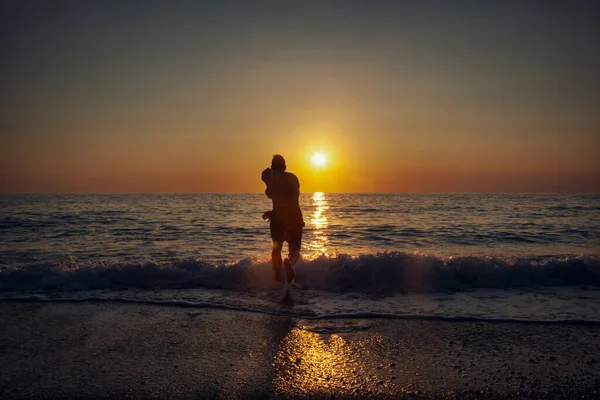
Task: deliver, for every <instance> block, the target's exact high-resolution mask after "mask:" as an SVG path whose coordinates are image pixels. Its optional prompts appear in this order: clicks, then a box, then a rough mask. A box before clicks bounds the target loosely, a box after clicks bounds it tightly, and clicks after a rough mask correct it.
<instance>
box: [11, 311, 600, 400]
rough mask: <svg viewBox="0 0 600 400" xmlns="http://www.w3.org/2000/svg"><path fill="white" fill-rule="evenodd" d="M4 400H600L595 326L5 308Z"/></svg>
mask: <svg viewBox="0 0 600 400" xmlns="http://www.w3.org/2000/svg"><path fill="white" fill-rule="evenodd" d="M0 319H1V321H2V324H1V325H0V397H2V398H48V397H63V398H74V397H80V398H118V397H120V398H123V397H129V398H199V397H206V398H231V397H237V398H265V397H266V398H289V397H311V398H313V397H321V396H322V397H328V398H329V397H331V396H334V397H335V398H346V397H348V398H353V397H393V398H398V397H400V398H486V399H489V398H519V397H523V398H575V397H579V398H581V396H584V398H598V397H600V350H599V344H600V337H599V334H600V327H599V326H564V325H543V324H512V323H482V322H458V323H457V322H440V321H404V320H377V319H374V320H332V321H303V320H295V319H290V318H283V317H273V316H268V315H261V314H254V313H244V312H232V311H222V310H211V309H189V308H188V309H186V308H177V307H162V306H148V305H136V304H118V303H114V304H113V303H78V304H70V303H20V302H9V301H7V302H0Z"/></svg>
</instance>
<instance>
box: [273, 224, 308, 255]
mask: <svg viewBox="0 0 600 400" xmlns="http://www.w3.org/2000/svg"><path fill="white" fill-rule="evenodd" d="M270 229H271V239H273V241H274V242H280V243H283V242H284V241H285V242H288V244H289V245H290V247H293V248H296V249H297V250H300V245H301V244H302V227H301V226H300V227H297V228H286V227H285V225H284V224H282V223H281V222H279V221H274V220H271V223H270Z"/></svg>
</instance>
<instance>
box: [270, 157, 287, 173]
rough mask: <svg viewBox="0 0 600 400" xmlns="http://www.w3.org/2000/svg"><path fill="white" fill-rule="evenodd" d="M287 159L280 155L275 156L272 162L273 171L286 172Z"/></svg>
mask: <svg viewBox="0 0 600 400" xmlns="http://www.w3.org/2000/svg"><path fill="white" fill-rule="evenodd" d="M285 168H286V166H285V158H283V156H281V155H279V154H275V155H274V156H273V159H272V160H271V169H272V170H273V171H285Z"/></svg>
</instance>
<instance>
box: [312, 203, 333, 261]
mask: <svg viewBox="0 0 600 400" xmlns="http://www.w3.org/2000/svg"><path fill="white" fill-rule="evenodd" d="M312 205H313V207H314V212H313V214H312V215H311V218H310V225H311V226H310V227H311V228H312V237H311V240H309V242H308V244H307V247H308V254H309V256H310V257H311V258H313V257H318V256H321V255H325V256H327V255H328V252H327V235H326V230H327V226H328V222H327V217H326V215H325V212H326V211H327V210H328V209H329V206H328V205H327V199H326V198H325V193H323V192H315V193H314V194H313V196H312Z"/></svg>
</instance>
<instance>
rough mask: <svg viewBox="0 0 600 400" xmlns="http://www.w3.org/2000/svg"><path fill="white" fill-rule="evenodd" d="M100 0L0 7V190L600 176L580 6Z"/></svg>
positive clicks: (569, 184) (593, 55)
mask: <svg viewBox="0 0 600 400" xmlns="http://www.w3.org/2000/svg"><path fill="white" fill-rule="evenodd" d="M119 4H120V3H118V2H111V1H107V2H104V3H102V2H98V3H94V2H90V3H89V4H78V5H75V4H74V5H72V6H70V8H69V7H67V8H64V7H63V8H58V7H56V8H52V6H48V7H42V6H40V7H36V6H28V7H25V6H22V7H21V6H19V4H18V3H15V4H14V5H5V6H3V7H5V8H6V9H5V10H4V11H5V12H4V13H2V15H3V17H2V18H4V19H3V20H0V23H3V25H2V26H5V31H4V32H5V33H4V34H3V36H2V41H1V42H0V44H1V45H2V47H1V49H2V51H3V54H4V55H5V56H6V57H4V59H6V60H9V61H8V62H7V63H5V65H2V66H1V67H0V68H2V69H1V70H0V72H1V73H2V74H1V75H2V78H1V79H2V80H3V81H2V84H3V87H5V88H7V90H6V91H5V95H4V96H3V102H2V104H3V105H4V107H2V109H3V111H2V115H1V117H2V118H1V119H0V121H1V122H0V140H1V142H0V144H1V146H0V169H1V171H0V192H4V193H23V192H25V193H44V192H51V193H57V192H70V193H74V192H77V193H78V192H85V193H90V192H92V193H105V192H109V193H110V192H259V191H262V190H263V187H262V182H261V181H260V172H261V171H262V169H263V168H265V167H266V166H268V165H269V162H270V158H271V156H272V154H274V153H281V154H283V155H284V156H285V157H286V159H287V161H288V169H289V170H290V171H292V172H294V173H296V174H297V175H298V176H299V178H300V180H301V185H302V190H304V191H309V192H310V191H327V192H380V191H382V192H600V162H599V161H598V156H597V154H598V149H600V133H599V132H600V116H599V114H598V112H597V110H598V106H599V105H600V101H599V99H600V95H599V93H600V83H599V78H598V75H597V71H598V70H600V51H599V50H597V49H596V48H597V46H593V45H592V43H596V39H598V38H600V35H599V31H598V25H597V24H595V23H594V21H593V18H590V17H589V13H588V12H587V11H588V10H586V9H585V8H584V7H583V6H568V5H564V7H566V8H565V9H557V8H552V7H548V8H546V9H536V8H534V6H532V5H530V6H520V7H521V8H519V9H514V8H511V7H512V6H510V5H507V6H494V8H490V7H487V8H486V7H483V6H482V7H480V8H472V7H471V8H465V7H463V6H457V5H454V6H452V5H448V4H445V3H440V4H439V5H438V7H429V6H410V7H409V6H402V5H392V4H393V2H390V4H389V5H381V4H380V5H366V4H363V5H360V6H358V5H356V4H354V3H349V5H348V6H347V7H343V8H340V7H338V6H334V5H331V6H326V5H322V6H319V7H317V6H314V5H312V6H311V5H307V4H304V5H300V4H298V5H293V6H292V5H279V6H277V7H275V6H269V7H267V6H264V8H261V7H262V6H261V7H258V6H257V7H249V6H248V5H246V4H245V3H244V2H239V3H235V2H234V3H233V4H234V5H235V6H233V7H230V8H227V7H220V6H218V5H214V4H213V5H211V6H207V5H202V4H197V5H191V4H186V5H174V6H168V5H166V4H164V3H161V2H154V1H149V2H148V3H147V4H148V5H147V8H145V9H142V10H140V9H134V8H131V9H130V8H127V7H120V6H119ZM332 4H333V3H332ZM444 4H445V5H444ZM315 7H316V8H315ZM586 43H587V44H590V45H589V46H588V45H586ZM315 151H322V152H323V153H325V154H326V155H327V157H328V159H329V162H328V164H327V165H326V166H325V167H323V168H321V169H317V168H315V167H314V166H313V165H311V163H310V156H311V154H313V153H314V152H315Z"/></svg>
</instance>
